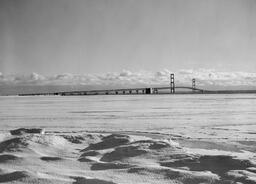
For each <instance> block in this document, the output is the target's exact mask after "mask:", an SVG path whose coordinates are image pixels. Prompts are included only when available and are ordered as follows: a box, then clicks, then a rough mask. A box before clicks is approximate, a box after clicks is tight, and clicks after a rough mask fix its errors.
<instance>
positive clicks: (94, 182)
mask: <svg viewBox="0 0 256 184" xmlns="http://www.w3.org/2000/svg"><path fill="white" fill-rule="evenodd" d="M71 178H73V179H74V180H75V182H73V184H116V183H113V182H111V181H105V180H99V179H87V178H83V177H71Z"/></svg>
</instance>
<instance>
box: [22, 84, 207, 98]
mask: <svg viewBox="0 0 256 184" xmlns="http://www.w3.org/2000/svg"><path fill="white" fill-rule="evenodd" d="M170 89H171V88H170V87H153V88H124V89H107V90H88V91H66V92H65V91H63V92H53V93H30V94H19V95H20V96H33V95H62V96H69V95H119V94H120V95H121V94H126V95H128V94H158V93H159V92H160V91H161V90H170ZM175 89H187V90H190V92H196V93H204V92H207V91H206V90H203V89H199V88H192V87H185V86H177V87H175Z"/></svg>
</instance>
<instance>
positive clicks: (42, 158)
mask: <svg viewBox="0 0 256 184" xmlns="http://www.w3.org/2000/svg"><path fill="white" fill-rule="evenodd" d="M40 159H41V160H43V161H58V160H62V158H60V157H41V158H40Z"/></svg>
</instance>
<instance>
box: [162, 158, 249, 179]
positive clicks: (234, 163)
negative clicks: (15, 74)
mask: <svg viewBox="0 0 256 184" xmlns="http://www.w3.org/2000/svg"><path fill="white" fill-rule="evenodd" d="M161 165H162V166H166V167H172V168H180V167H188V168H189V169H190V170H191V171H211V172H212V173H215V174H217V175H219V176H220V177H221V181H220V182H219V183H221V184H222V183H223V182H224V183H227V184H231V183H232V182H231V181H237V182H242V180H241V179H234V178H232V177H230V176H228V175H227V172H228V171H230V170H245V169H246V168H248V167H252V166H253V164H252V163H251V162H250V161H248V160H238V159H234V158H233V157H231V156H225V155H217V156H209V155H208V156H201V157H189V158H184V159H181V160H176V161H173V162H161ZM191 182H193V181H190V183H191ZM230 182H231V183H230ZM188 183H189V182H188ZM195 183H196V182H195Z"/></svg>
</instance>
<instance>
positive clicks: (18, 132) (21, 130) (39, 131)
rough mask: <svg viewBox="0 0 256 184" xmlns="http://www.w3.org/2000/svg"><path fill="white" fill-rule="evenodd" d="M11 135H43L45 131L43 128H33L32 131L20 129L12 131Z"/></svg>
mask: <svg viewBox="0 0 256 184" xmlns="http://www.w3.org/2000/svg"><path fill="white" fill-rule="evenodd" d="M10 133H11V134H12V135H23V134H25V133H28V134H41V133H43V129H41V128H31V129H28V128H19V129H15V130H11V131H10Z"/></svg>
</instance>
